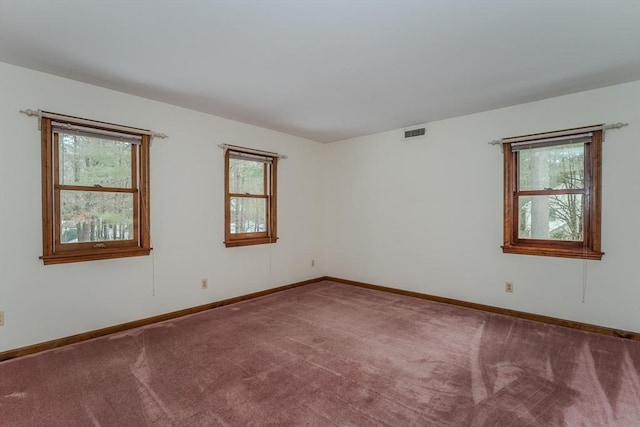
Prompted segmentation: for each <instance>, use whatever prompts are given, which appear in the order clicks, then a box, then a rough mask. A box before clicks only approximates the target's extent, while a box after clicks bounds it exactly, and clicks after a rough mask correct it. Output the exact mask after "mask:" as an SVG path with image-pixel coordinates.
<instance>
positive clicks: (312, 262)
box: [311, 259, 316, 267]
mask: <svg viewBox="0 0 640 427" xmlns="http://www.w3.org/2000/svg"><path fill="white" fill-rule="evenodd" d="M315 266H316V260H315V259H312V260H311V267H315Z"/></svg>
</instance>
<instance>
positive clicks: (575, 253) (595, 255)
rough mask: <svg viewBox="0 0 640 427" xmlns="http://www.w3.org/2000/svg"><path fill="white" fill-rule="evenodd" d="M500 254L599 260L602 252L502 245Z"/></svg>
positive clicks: (582, 249)
mask: <svg viewBox="0 0 640 427" xmlns="http://www.w3.org/2000/svg"><path fill="white" fill-rule="evenodd" d="M502 252H503V253H505V254H519V255H536V256H550V257H559V258H578V259H590V260H598V261H599V260H601V259H602V255H604V252H599V251H594V250H592V249H589V248H583V247H575V248H566V247H565V248H558V247H550V246H537V245H521V244H519V245H517V246H516V245H504V246H502Z"/></svg>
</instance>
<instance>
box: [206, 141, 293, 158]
mask: <svg viewBox="0 0 640 427" xmlns="http://www.w3.org/2000/svg"><path fill="white" fill-rule="evenodd" d="M218 147H220V148H222V150H224V152H225V153H226V152H227V150H228V149H232V150H238V151H242V152H244V153H247V154H256V155H259V156H267V157H277V158H279V159H286V158H288V156H286V155H284V154H278V153H273V152H271V151H262V150H255V149H253V148H245V147H239V146H237V145H229V144H218Z"/></svg>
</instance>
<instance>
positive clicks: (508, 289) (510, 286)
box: [504, 282, 513, 293]
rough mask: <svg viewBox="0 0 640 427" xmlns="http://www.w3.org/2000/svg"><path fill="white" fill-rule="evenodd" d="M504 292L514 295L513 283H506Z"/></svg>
mask: <svg viewBox="0 0 640 427" xmlns="http://www.w3.org/2000/svg"><path fill="white" fill-rule="evenodd" d="M504 291H505V292H509V293H513V282H504Z"/></svg>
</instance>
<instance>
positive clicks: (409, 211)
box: [0, 63, 640, 351]
mask: <svg viewBox="0 0 640 427" xmlns="http://www.w3.org/2000/svg"><path fill="white" fill-rule="evenodd" d="M639 100H640V82H635V83H631V84H625V85H618V86H613V87H608V88H604V89H599V90H594V91H588V92H582V93H577V94H574V95H570V96H565V97H560V98H554V99H549V100H545V101H540V102H535V103H531V104H524V105H519V106H515V107H510V108H504V109H500V110H494V111H489V112H484V113H479V114H474V115H469V116H464V117H458V118H454V119H450V120H443V121H439V122H434V123H430V124H429V127H428V137H427V138H425V139H418V140H415V141H412V142H402V141H401V140H400V131H399V130H398V131H393V132H386V133H381V134H376V135H370V136H366V137H361V138H355V139H351V140H347V141H341V142H337V143H332V144H328V145H323V144H318V143H315V142H312V141H308V140H305V139H301V138H297V137H293V136H289V135H285V134H282V133H278V132H273V131H269V130H266V129H262V128H258V127H254V126H250V125H247V124H242V123H238V122H234V121H231V120H226V119H222V118H219V117H215V116H211V115H207V114H203V113H199V112H195V111H191V110H187V109H183V108H179V107H176V106H171V105H167V104H163V103H159V102H155V101H150V100H147V99H143V98H139V97H134V96H130V95H127V94H123V93H119V92H115V91H110V90H106V89H103V88H99V87H95V86H91V85H86V84H83V83H79V82H75V81H71V80H67V79H62V78H58V77H55V76H51V75H47V74H43V73H39V72H35V71H31V70H27V69H24V68H19V67H15V66H13V65H8V64H4V63H0V310H4V312H5V325H4V326H2V327H0V351H5V350H10V349H14V348H18V347H22V346H26V345H30V344H35V343H39V342H43V341H47V340H51V339H55V338H59V337H64V336H68V335H73V334H76V333H80V332H84V331H89V330H94V329H98V328H102V327H106V326H111V325H115V324H119V323H123V322H127V321H131V320H136V319H140V318H145V317H149V316H153V315H156V314H161V313H166V312H169V311H173V310H179V309H182V308H187V307H192V306H196V305H200V304H205V303H207V302H210V301H217V300H220V299H224V298H228V297H232V296H238V295H242V294H246V293H250V292H255V291H258V290H262V289H267V288H272V287H275V286H279V285H283V284H288V283H293V282H296V281H300V280H305V279H310V278H314V277H318V276H322V275H324V274H328V275H332V276H336V277H342V278H345V279H352V280H359V281H364V282H369V283H375V284H380V285H386V286H393V287H397V288H401V289H407V290H414V291H419V292H424V293H429V294H434V295H441V296H446V297H452V298H457V299H461V300H466V301H473V302H478V303H484V304H490V305H495V306H501V307H508V308H513V309H517V310H522V311H527V312H532V313H538V314H544V315H550V316H554V317H559V318H565V319H571V320H577V321H581V322H587V323H593V324H598V325H603V326H609V327H614V328H621V329H627V330H632V331H640V221H639V220H638V218H640V167H639V165H638V162H639V159H640V143H639V141H640V101H639ZM25 108H41V109H44V110H49V111H55V112H60V113H65V114H71V115H77V116H81V117H88V118H92V119H96V120H103V121H108V122H114V123H121V124H124V125H130V126H136V127H142V128H148V129H153V130H155V131H161V132H166V133H167V134H168V135H169V136H170V138H169V139H167V140H156V141H154V143H153V146H152V149H151V222H152V224H151V225H152V230H151V231H152V239H153V247H154V251H153V255H152V256H149V257H136V258H128V259H116V260H106V261H92V262H85V263H76V264H63V265H50V266H46V267H45V266H43V265H42V262H41V261H40V260H39V259H38V256H39V255H41V207H40V198H41V189H40V141H39V132H38V130H37V126H36V122H37V120H36V119H35V118H33V117H27V116H25V115H22V114H19V113H18V110H20V109H25ZM617 121H625V122H629V124H630V125H629V126H627V127H625V128H623V129H620V130H613V131H609V132H607V134H606V141H605V145H604V165H603V169H604V174H603V181H604V182H603V206H604V207H603V224H602V225H603V232H602V240H603V245H602V246H603V250H604V251H605V252H606V254H605V256H604V258H603V260H602V261H588V262H586V263H585V262H584V261H581V260H571V259H559V258H545V257H533V256H522V255H505V254H502V252H501V250H500V244H501V243H502V163H501V154H500V149H499V148H497V147H494V146H489V145H487V141H490V140H492V139H497V138H500V137H504V136H512V135H520V134H526V133H534V132H543V131H548V130H554V129H563V128H569V127H575V126H582V125H589V124H593V123H602V122H606V123H610V122H617ZM219 143H230V144H236V145H244V146H251V147H256V148H262V149H266V150H270V151H277V152H282V153H285V154H287V155H289V158H288V159H287V160H284V161H282V162H281V163H280V165H279V180H278V187H279V188H278V198H279V199H278V218H279V221H278V229H279V236H280V241H279V242H278V243H277V244H275V245H262V246H256V247H244V248H229V249H227V248H224V246H223V244H222V240H223V239H224V232H223V231H224V230H223V214H224V213H223V177H224V175H223V174H224V171H223V159H222V152H221V151H220V149H219V148H218V147H217V144H219ZM311 259H314V260H315V262H316V266H315V268H312V267H311V265H310V261H311ZM201 278H208V279H209V289H207V290H201V289H200V279H201ZM505 281H512V282H514V283H515V293H513V294H505V293H504V291H503V289H504V282H505ZM584 284H586V291H587V292H586V299H585V302H584V303H582V292H583V285H584Z"/></svg>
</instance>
